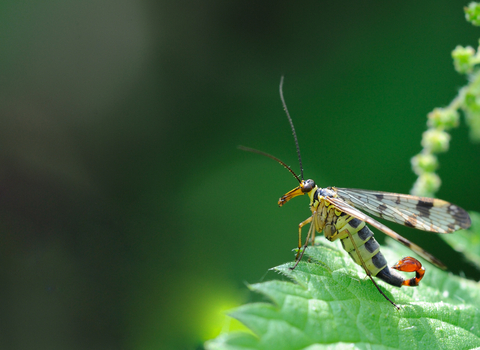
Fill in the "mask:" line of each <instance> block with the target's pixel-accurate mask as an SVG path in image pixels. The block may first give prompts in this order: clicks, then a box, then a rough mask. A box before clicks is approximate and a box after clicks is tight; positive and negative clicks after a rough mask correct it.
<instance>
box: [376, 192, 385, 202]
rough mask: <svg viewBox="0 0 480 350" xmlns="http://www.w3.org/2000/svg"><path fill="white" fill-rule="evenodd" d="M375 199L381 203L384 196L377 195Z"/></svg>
mask: <svg viewBox="0 0 480 350" xmlns="http://www.w3.org/2000/svg"><path fill="white" fill-rule="evenodd" d="M375 197H377V199H378V200H379V201H381V200H382V199H383V198H384V195H383V194H378V193H377V194H375Z"/></svg>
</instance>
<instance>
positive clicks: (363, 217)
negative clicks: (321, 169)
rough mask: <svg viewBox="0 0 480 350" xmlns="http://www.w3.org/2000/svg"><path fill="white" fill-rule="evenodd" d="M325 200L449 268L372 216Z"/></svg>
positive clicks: (441, 266) (333, 200)
mask: <svg viewBox="0 0 480 350" xmlns="http://www.w3.org/2000/svg"><path fill="white" fill-rule="evenodd" d="M325 200H326V201H327V202H329V203H331V204H333V205H334V206H335V207H336V208H337V209H338V210H340V211H342V212H344V213H346V214H348V215H350V216H353V217H354V218H357V219H359V220H362V221H365V222H366V223H367V224H370V225H372V226H373V227H376V228H377V229H379V230H380V231H382V232H384V233H385V234H386V235H388V236H390V237H392V238H393V239H395V240H396V241H398V242H400V243H402V244H403V245H405V246H406V247H408V248H410V249H411V250H413V251H414V252H415V253H417V254H418V255H420V256H421V257H422V258H424V259H425V260H427V261H430V262H431V263H432V264H434V265H436V266H438V267H439V268H441V269H444V270H445V269H446V268H447V267H446V266H445V265H444V264H443V263H442V262H441V261H440V260H438V259H437V258H436V257H434V256H433V255H432V254H430V253H429V252H427V251H426V250H424V249H422V248H421V247H419V246H418V245H416V244H415V243H412V242H410V241H409V240H408V239H406V238H404V237H402V236H400V235H399V234H398V233H396V232H395V231H393V230H392V229H390V228H389V227H387V226H385V225H383V224H381V223H380V222H378V221H377V220H375V219H373V218H371V217H370V216H368V215H366V214H364V213H362V212H361V211H360V210H358V209H356V208H354V207H352V206H351V205H349V204H348V203H345V202H344V201H343V200H342V199H341V198H334V197H325Z"/></svg>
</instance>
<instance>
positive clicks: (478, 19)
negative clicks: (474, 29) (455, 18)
mask: <svg viewBox="0 0 480 350" xmlns="http://www.w3.org/2000/svg"><path fill="white" fill-rule="evenodd" d="M464 10H465V18H466V19H467V21H469V22H471V23H472V24H473V25H474V26H480V4H477V3H476V2H471V3H470V4H469V5H468V7H465V8H464Z"/></svg>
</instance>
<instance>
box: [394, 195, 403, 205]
mask: <svg viewBox="0 0 480 350" xmlns="http://www.w3.org/2000/svg"><path fill="white" fill-rule="evenodd" d="M401 201H402V200H401V199H400V197H399V196H397V199H396V200H395V203H397V204H400V202H401Z"/></svg>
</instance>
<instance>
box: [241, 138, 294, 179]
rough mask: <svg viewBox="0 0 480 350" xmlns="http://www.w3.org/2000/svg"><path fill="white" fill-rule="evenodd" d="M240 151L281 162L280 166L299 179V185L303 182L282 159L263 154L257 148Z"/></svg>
mask: <svg viewBox="0 0 480 350" xmlns="http://www.w3.org/2000/svg"><path fill="white" fill-rule="evenodd" d="M237 148H238V149H241V150H242V151H247V152H252V153H258V154H261V155H262V156H265V157H268V158H271V159H273V160H275V161H277V162H279V163H280V164H282V165H283V166H284V167H285V169H287V170H288V171H289V172H290V173H291V174H292V175H293V176H295V178H296V179H297V181H298V183H301V182H302V181H301V180H300V179H299V178H298V176H297V174H295V172H294V171H293V170H292V169H291V168H290V167H289V166H288V165H287V164H285V163H284V162H282V161H281V160H280V159H278V158H277V157H274V156H272V155H271V154H268V153H265V152H262V151H259V150H258V149H255V148H250V147H245V146H241V145H240V146H238V147H237Z"/></svg>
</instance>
